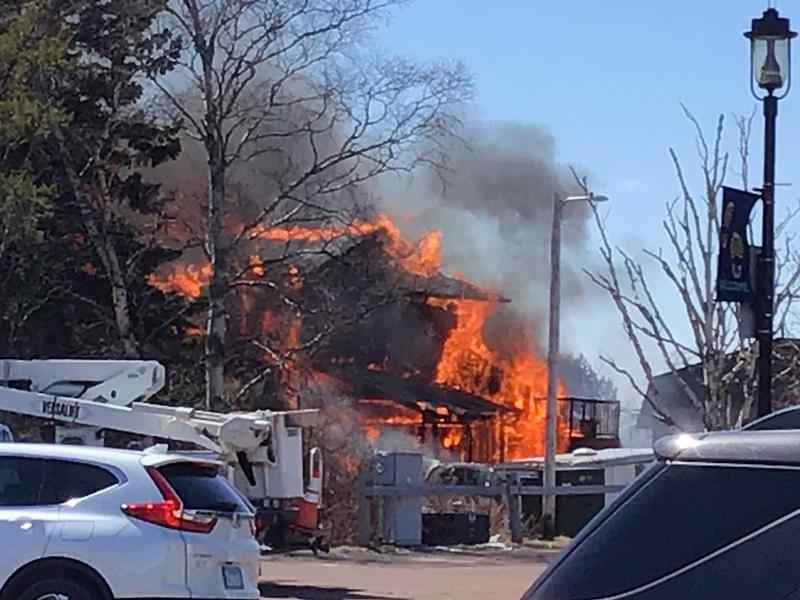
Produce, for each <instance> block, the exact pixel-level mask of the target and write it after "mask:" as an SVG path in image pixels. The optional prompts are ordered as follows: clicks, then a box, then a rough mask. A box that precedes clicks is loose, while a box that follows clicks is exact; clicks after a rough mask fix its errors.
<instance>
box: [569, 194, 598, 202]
mask: <svg viewBox="0 0 800 600" xmlns="http://www.w3.org/2000/svg"><path fill="white" fill-rule="evenodd" d="M563 202H564V203H567V202H591V203H592V204H594V203H595V202H608V197H607V196H601V195H595V194H584V195H582V196H567V197H566V198H564V200H563Z"/></svg>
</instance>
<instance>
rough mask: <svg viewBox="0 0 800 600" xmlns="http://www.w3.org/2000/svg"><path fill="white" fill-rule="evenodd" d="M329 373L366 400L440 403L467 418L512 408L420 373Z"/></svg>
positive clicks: (421, 405) (415, 406) (424, 406)
mask: <svg viewBox="0 0 800 600" xmlns="http://www.w3.org/2000/svg"><path fill="white" fill-rule="evenodd" d="M330 374H331V375H333V376H334V377H336V378H337V379H338V380H339V381H341V382H342V383H343V385H344V387H345V389H347V390H348V391H349V392H350V393H351V395H352V396H353V397H355V398H361V399H364V400H384V399H391V401H393V402H397V403H398V404H402V405H403V406H405V407H406V408H410V409H412V410H418V411H425V410H428V411H431V412H436V410H437V407H439V408H445V409H447V411H448V413H451V414H454V415H457V416H459V417H460V418H462V419H464V420H473V419H478V418H486V417H493V416H497V415H499V414H503V413H508V412H512V411H513V409H512V408H510V407H508V406H504V405H502V404H497V403H495V402H492V401H490V400H487V399H486V398H483V397H481V396H477V395H475V394H470V393H468V392H464V391H462V390H458V389H455V388H451V387H447V386H444V385H440V384H436V383H431V382H429V381H425V380H424V379H421V378H417V377H400V376H397V375H393V374H392V373H387V372H385V371H377V370H371V369H367V370H363V369H340V370H333V371H330Z"/></svg>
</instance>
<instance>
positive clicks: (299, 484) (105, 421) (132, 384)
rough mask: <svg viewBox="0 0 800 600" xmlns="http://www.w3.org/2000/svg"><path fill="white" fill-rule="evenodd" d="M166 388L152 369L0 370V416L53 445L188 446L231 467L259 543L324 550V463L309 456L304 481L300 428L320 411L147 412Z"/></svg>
mask: <svg viewBox="0 0 800 600" xmlns="http://www.w3.org/2000/svg"><path fill="white" fill-rule="evenodd" d="M165 381H166V373H165V369H164V367H163V365H161V364H160V363H158V362H156V361H145V360H142V361H139V360H119V361H118V360H0V411H5V412H8V413H14V414H18V415H27V416H32V417H39V418H43V419H48V420H51V421H54V422H55V423H57V427H56V436H55V437H56V440H55V441H56V442H57V443H66V444H80V445H103V443H104V439H103V433H104V431H105V430H116V431H121V432H126V433H131V434H137V435H139V436H142V437H144V438H151V439H153V440H162V441H165V442H167V443H169V442H180V443H181V444H182V445H183V446H184V448H185V447H186V445H187V444H191V445H193V446H194V447H195V448H196V450H194V451H190V453H195V454H197V453H198V452H199V453H203V454H204V455H209V454H213V455H214V457H216V459H217V460H218V461H220V462H222V463H224V464H225V465H227V475H228V478H229V479H230V480H231V481H232V483H233V484H234V485H235V486H236V487H237V488H238V489H239V491H240V492H242V494H243V495H244V496H246V497H247V498H248V499H249V500H250V502H251V503H252V504H253V505H254V507H255V508H256V510H257V523H258V536H259V539H260V541H261V542H262V543H264V544H266V545H269V546H272V547H276V546H281V545H282V544H285V543H286V542H287V540H288V539H289V538H290V537H296V536H298V535H299V536H300V537H301V538H302V539H304V540H306V541H308V542H310V544H311V548H312V549H313V550H314V551H315V552H316V550H317V549H318V548H320V547H322V545H321V540H320V536H319V534H318V510H319V504H320V496H321V492H322V454H321V451H320V450H319V449H318V448H313V449H311V451H310V453H309V457H308V471H307V472H306V473H305V474H304V465H305V460H304V457H303V427H308V426H312V425H314V423H315V422H316V419H317V411H315V410H295V411H282V412H279V411H269V410H259V411H253V412H231V413H226V414H223V413H216V412H209V411H203V410H198V409H195V408H191V407H179V406H164V405H158V404H151V403H149V402H148V400H150V399H151V398H152V397H153V396H154V395H155V394H156V393H158V392H159V391H160V390H161V389H162V388H163V387H164V384H165ZM0 428H2V427H0ZM5 429H7V428H5ZM10 434H11V432H10V431H9V437H11V435H10ZM18 437H19V436H18ZM12 439H13V438H12Z"/></svg>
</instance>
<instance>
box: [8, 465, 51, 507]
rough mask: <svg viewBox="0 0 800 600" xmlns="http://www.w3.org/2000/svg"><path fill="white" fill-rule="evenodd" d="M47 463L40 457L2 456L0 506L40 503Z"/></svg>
mask: <svg viewBox="0 0 800 600" xmlns="http://www.w3.org/2000/svg"><path fill="white" fill-rule="evenodd" d="M45 464H46V463H45V461H44V460H42V459H39V458H22V457H15V456H3V457H0V506H36V505H37V504H39V503H40V501H39V496H40V494H41V489H42V484H43V482H44V473H45Z"/></svg>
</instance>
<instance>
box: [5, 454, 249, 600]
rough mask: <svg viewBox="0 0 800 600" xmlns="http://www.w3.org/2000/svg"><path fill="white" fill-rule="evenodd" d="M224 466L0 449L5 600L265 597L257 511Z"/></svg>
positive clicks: (155, 457) (171, 458)
mask: <svg viewBox="0 0 800 600" xmlns="http://www.w3.org/2000/svg"><path fill="white" fill-rule="evenodd" d="M220 469H221V466H220V465H219V464H217V463H214V462H208V461H203V460H197V459H195V458H187V457H186V456H181V455H179V454H168V453H159V452H148V451H145V452H135V451H130V450H112V449H109V448H90V447H81V446H59V445H50V444H0V600H119V599H131V600H133V599H135V598H141V599H144V598H163V599H167V598H175V599H177V598H187V599H188V598H202V599H223V598H250V599H252V598H258V597H259V593H258V585H257V584H258V575H259V547H258V543H257V542H256V540H255V536H254V517H253V509H252V507H251V505H250V504H249V502H248V501H247V500H246V499H244V498H243V497H242V496H241V495H240V494H239V492H238V491H236V489H235V488H234V487H233V486H231V485H230V484H229V483H228V481H227V480H226V479H225V478H224V477H222V476H221V474H220Z"/></svg>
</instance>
